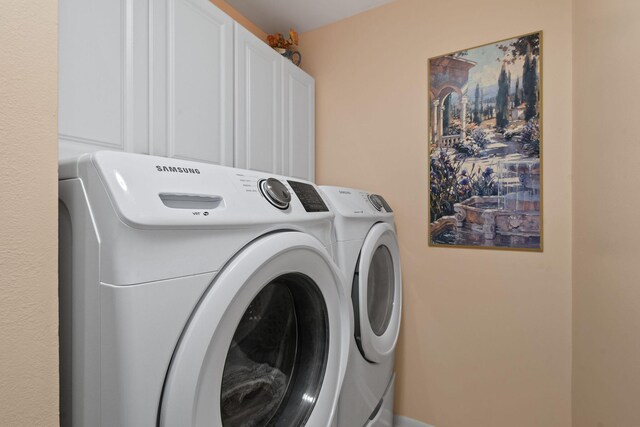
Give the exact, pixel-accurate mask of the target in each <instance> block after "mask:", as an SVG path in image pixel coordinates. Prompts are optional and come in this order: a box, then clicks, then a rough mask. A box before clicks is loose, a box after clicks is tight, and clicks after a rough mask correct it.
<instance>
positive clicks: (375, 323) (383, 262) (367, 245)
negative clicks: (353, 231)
mask: <svg viewBox="0 0 640 427" xmlns="http://www.w3.org/2000/svg"><path fill="white" fill-rule="evenodd" d="M352 299H353V306H354V313H355V317H356V330H355V334H356V342H357V344H358V347H359V349H360V352H361V353H362V355H363V356H364V358H365V359H367V360H369V361H370V362H373V363H381V362H383V361H384V360H386V359H387V358H388V357H390V356H391V355H392V354H393V351H394V349H395V346H396V342H397V340H398V335H399V333H400V315H401V311H402V278H401V273H400V250H399V248H398V241H397V239H396V234H395V230H394V229H393V227H392V226H391V225H389V224H387V223H378V224H375V225H374V226H373V227H372V228H371V230H370V231H369V233H368V234H367V237H366V238H365V240H364V243H363V245H362V249H361V251H360V258H359V260H358V265H357V270H356V274H355V276H354V283H353V288H352Z"/></svg>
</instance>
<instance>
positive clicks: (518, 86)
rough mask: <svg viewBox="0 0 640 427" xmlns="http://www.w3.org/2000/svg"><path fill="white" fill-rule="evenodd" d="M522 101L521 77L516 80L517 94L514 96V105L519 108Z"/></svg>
mask: <svg viewBox="0 0 640 427" xmlns="http://www.w3.org/2000/svg"><path fill="white" fill-rule="evenodd" d="M520 103H521V101H520V77H518V78H517V79H516V93H515V95H514V96H513V104H514V106H515V107H517V106H518V105H520Z"/></svg>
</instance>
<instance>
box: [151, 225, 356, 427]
mask: <svg viewBox="0 0 640 427" xmlns="http://www.w3.org/2000/svg"><path fill="white" fill-rule="evenodd" d="M348 304H349V300H348V296H347V295H346V293H345V286H344V276H343V275H342V274H341V273H340V272H339V270H338V269H337V267H336V266H335V264H334V263H333V261H332V260H331V259H330V257H329V255H328V253H327V252H326V250H325V248H324V247H323V246H322V245H321V244H320V242H318V241H317V240H316V239H314V238H313V237H311V236H310V235H308V234H305V233H299V232H282V233H276V234H271V235H268V236H265V237H262V238H260V239H258V240H257V241H255V242H253V243H252V244H251V245H250V246H248V247H247V248H245V249H244V250H243V251H242V252H240V253H239V254H238V255H237V256H236V257H235V258H234V259H233V260H232V261H231V262H230V263H229V264H228V265H227V266H226V267H225V268H224V269H223V270H222V271H221V272H220V274H219V275H218V276H217V278H216V279H215V280H214V281H213V283H212V284H211V285H210V287H209V288H208V290H207V291H206V293H205V294H204V295H203V297H202V298H201V300H200V302H199V303H198V305H197V307H196V309H195V311H194V313H193V314H192V316H191V318H190V320H189V322H188V324H187V326H186V328H185V330H184V331H183V334H182V337H181V339H180V341H179V343H178V346H177V348H176V351H175V352H174V356H173V359H172V362H171V365H170V367H169V371H168V374H167V378H166V380H165V387H164V391H163V396H162V402H161V407H160V412H159V415H160V422H159V425H160V426H166V427H169V426H198V427H200V426H216V427H220V426H222V427H236V426H243V427H262V426H283V427H285V426H286V427H296V426H307V427H326V426H327V425H329V424H330V423H331V420H332V419H333V418H334V416H335V411H336V404H337V399H338V394H339V390H340V387H341V385H342V380H343V377H344V373H345V369H346V364H347V358H348V353H349V334H350V332H351V323H352V319H351V317H350V310H349V305H348Z"/></svg>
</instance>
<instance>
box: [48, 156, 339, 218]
mask: <svg viewBox="0 0 640 427" xmlns="http://www.w3.org/2000/svg"><path fill="white" fill-rule="evenodd" d="M91 169H95V170H97V172H98V175H99V179H100V181H101V183H102V185H104V187H105V188H106V190H107V193H108V195H109V198H110V200H111V204H112V206H113V208H114V209H115V211H116V213H117V214H118V217H119V218H120V219H121V220H122V221H123V222H124V223H125V224H127V225H129V226H130V227H134V228H141V229H149V228H174V229H175V228H220V227H222V228H225V227H228V226H229V225H256V224H268V223H283V222H304V221H309V220H317V219H319V218H328V219H331V218H332V217H333V214H332V213H331V212H330V211H329V209H328V207H327V206H326V204H324V203H323V200H322V198H321V196H320V195H319V194H318V192H317V190H316V187H315V186H314V185H313V184H312V183H310V182H305V181H301V180H297V179H292V178H287V177H283V176H277V175H272V174H267V173H264V172H257V171H249V170H243V169H236V168H229V167H224V166H217V165H210V164H204V163H197V162H191V161H186V160H179V159H171V158H162V157H154V156H148V155H140V154H131V153H120V152H113V151H101V152H97V153H93V154H88V155H83V156H80V157H79V158H77V159H72V160H70V161H66V162H64V163H63V164H61V166H60V179H61V180H62V179H68V178H74V177H79V178H82V179H84V180H85V181H87V182H90V179H89V178H90V177H89V176H88V175H89V174H90V173H91ZM292 183H293V184H292ZM98 214H100V213H98Z"/></svg>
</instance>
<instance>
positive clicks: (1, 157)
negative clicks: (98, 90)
mask: <svg viewBox="0 0 640 427" xmlns="http://www.w3.org/2000/svg"><path fill="white" fill-rule="evenodd" d="M57 39H58V36H57V1H55V0H49V1H41V2H25V1H23V0H4V1H2V2H0V58H1V59H0V64H2V65H0V188H1V190H0V194H2V202H1V203H0V221H2V224H1V226H0V378H1V381H2V385H1V386H0V425H2V426H45V425H46V426H51V425H57V422H58V421H57V420H58V301H57V296H58V282H57V241H58V239H57V231H58V219H57V213H58V200H57V199H58V196H57V194H58V185H57V167H58V164H57V158H58V155H57V150H58V147H57V145H58V144H57V116H56V110H57V76H58V71H57Z"/></svg>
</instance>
